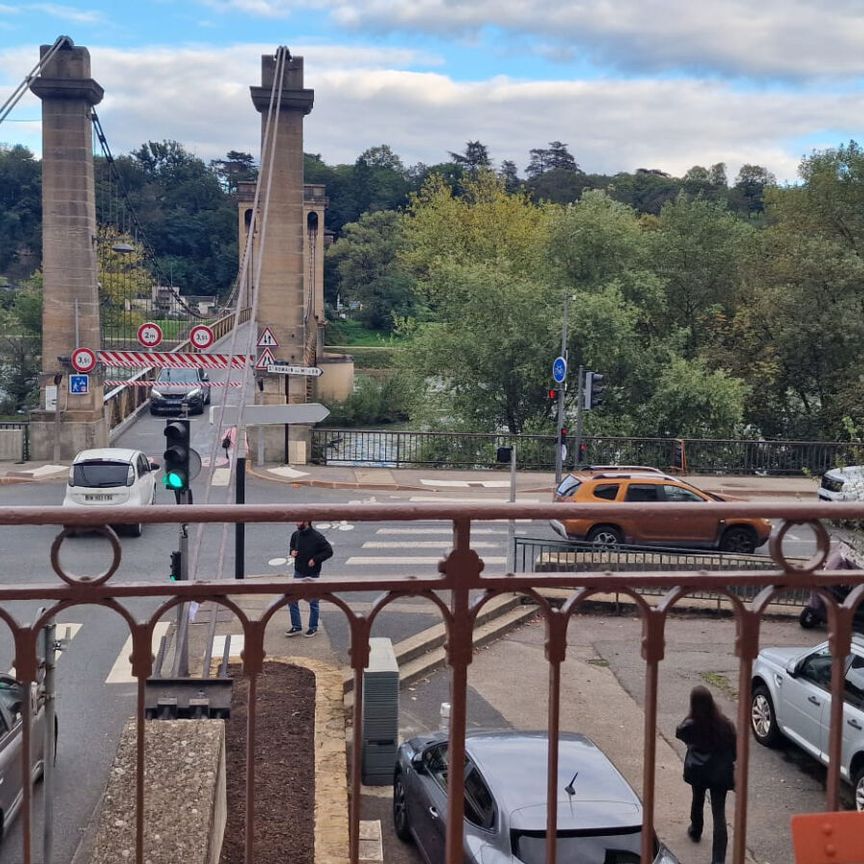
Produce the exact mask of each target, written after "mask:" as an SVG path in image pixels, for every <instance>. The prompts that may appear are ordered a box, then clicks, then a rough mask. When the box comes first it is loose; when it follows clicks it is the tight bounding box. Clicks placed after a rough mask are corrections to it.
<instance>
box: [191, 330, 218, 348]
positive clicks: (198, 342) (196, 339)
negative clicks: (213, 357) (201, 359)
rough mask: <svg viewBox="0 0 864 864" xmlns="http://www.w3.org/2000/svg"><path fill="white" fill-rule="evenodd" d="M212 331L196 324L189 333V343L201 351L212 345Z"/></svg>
mask: <svg viewBox="0 0 864 864" xmlns="http://www.w3.org/2000/svg"><path fill="white" fill-rule="evenodd" d="M213 339H214V337H213V330H212V328H210V327H208V326H207V325H206V324H196V325H195V326H194V327H193V328H192V329H191V330H190V331H189V341H190V342H191V343H192V344H193V345H194V346H195V347H196V348H199V349H201V350H202V351H203V350H204V349H205V348H209V347H210V346H211V345H212V344H213Z"/></svg>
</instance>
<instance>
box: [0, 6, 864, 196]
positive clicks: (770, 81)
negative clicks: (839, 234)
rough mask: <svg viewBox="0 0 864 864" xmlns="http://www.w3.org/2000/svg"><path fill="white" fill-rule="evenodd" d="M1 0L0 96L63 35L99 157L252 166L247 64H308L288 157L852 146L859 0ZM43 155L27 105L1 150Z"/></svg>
mask: <svg viewBox="0 0 864 864" xmlns="http://www.w3.org/2000/svg"><path fill="white" fill-rule="evenodd" d="M830 9H831V11H830V14H829V13H827V12H826V11H825V5H824V4H819V3H817V2H813V0H761V2H760V3H759V4H754V3H753V2H752V0H707V2H702V3H698V2H693V0H461V2H455V0H404V2H398V0H136V2H135V3H130V2H122V3H121V2H118V0H114V2H107V0H90V2H88V0H80V2H79V0H73V2H66V3H30V2H26V0H24V2H20V0H16V2H15V3H14V4H13V3H10V2H9V0H0V101H3V100H5V98H6V96H7V95H8V94H9V93H11V92H12V90H13V89H14V88H15V87H16V86H17V85H18V84H19V82H20V81H21V80H22V79H23V78H24V76H25V75H26V74H27V73H28V72H29V71H30V69H31V68H32V67H33V65H34V64H35V63H36V61H37V59H38V56H39V45H40V44H50V43H52V42H53V41H54V39H55V38H56V37H57V36H59V35H61V34H63V35H68V36H70V37H71V38H72V39H73V40H74V41H75V43H76V44H77V45H83V46H86V47H87V48H88V49H89V51H90V54H91V62H92V71H93V77H94V78H95V79H96V80H97V81H98V82H99V83H100V84H101V85H102V86H103V87H104V88H105V93H106V95H105V99H104V101H103V102H102V104H101V105H99V106H97V111H98V112H99V116H100V119H101V122H102V126H103V128H104V130H105V133H106V136H107V138H108V141H109V144H110V146H111V148H112V150H113V151H114V152H115V153H126V152H129V150H131V149H133V148H135V147H138V146H140V145H141V144H142V143H144V142H145V141H148V140H155V141H161V140H164V139H171V140H176V141H179V142H180V143H182V144H183V145H184V146H185V147H186V148H187V149H188V150H190V151H191V152H193V153H196V154H197V155H199V156H201V157H202V158H204V159H207V160H209V159H214V158H220V157H222V156H224V154H225V153H226V152H227V151H228V150H241V151H246V152H249V153H252V154H253V155H254V156H256V157H257V156H258V148H259V135H260V126H259V116H258V114H257V112H255V110H254V108H253V107H252V104H251V100H250V98H249V87H250V86H253V85H257V84H259V83H260V56H261V55H262V54H265V53H266V54H272V53H273V52H274V51H275V48H276V47H277V46H278V45H287V46H288V47H289V49H290V50H291V51H292V53H293V54H295V55H301V56H303V57H304V58H305V76H306V86H307V87H312V88H314V90H315V108H314V110H313V112H312V113H311V114H310V115H309V116H308V117H307V119H306V123H305V130H304V134H305V142H304V149H305V150H306V151H307V152H315V153H320V154H321V155H322V157H323V158H324V159H325V161H327V162H329V163H331V164H333V163H339V162H353V161H354V160H355V159H356V158H357V156H358V155H359V154H360V153H361V152H362V151H363V150H364V149H366V148H367V147H373V146H376V145H379V144H385V143H386V144H389V145H390V146H391V147H392V148H393V149H394V150H395V152H396V153H398V154H399V155H400V156H401V157H402V159H403V161H404V162H405V163H406V164H413V163H416V162H425V163H427V164H433V163H435V162H440V161H444V160H446V159H447V158H448V155H447V154H448V151H449V150H461V149H463V148H464V145H465V142H466V141H468V140H480V141H482V142H483V143H484V144H486V146H487V147H488V148H489V151H490V154H491V155H492V157H493V159H494V160H495V161H496V163H500V161H501V160H503V159H511V160H513V161H514V162H515V163H516V164H517V166H518V168H519V169H520V172H521V171H524V168H525V166H526V165H527V163H528V160H529V151H530V149H531V148H534V147H545V146H547V145H548V143H549V142H550V141H563V142H565V143H566V144H568V146H569V148H570V151H571V153H573V155H574V157H575V158H576V160H577V162H578V163H579V164H580V165H581V166H582V168H583V169H584V170H586V171H591V172H608V173H614V172H615V171H619V170H621V171H633V170H635V169H636V168H640V167H642V168H660V169H663V170H666V171H669V172H671V173H674V174H679V175H680V174H683V173H684V172H685V171H686V170H687V169H688V168H689V167H691V166H693V165H705V166H708V165H711V164H713V163H715V162H720V161H722V162H725V163H727V166H728V173H729V177H730V179H734V176H735V174H736V173H737V171H738V169H739V168H740V166H741V165H742V164H745V163H753V164H760V165H764V166H766V167H767V168H768V169H769V170H771V171H772V172H774V173H775V174H776V175H777V177H778V178H779V179H780V180H793V179H794V178H795V172H796V168H797V165H798V163H799V161H800V159H801V157H802V155H804V154H806V153H808V152H810V151H811V150H812V149H813V148H823V147H828V146H836V145H837V144H840V143H842V142H844V141H848V140H849V139H850V138H855V139H856V140H861V137H862V136H861V125H862V118H864V111H862V109H864V94H862V87H861V84H862V75H864V52H862V51H861V50H860V46H861V45H862V44H864V3H862V2H861V0H833V2H832V3H831V6H830ZM16 143H22V144H25V145H27V146H28V147H30V148H31V149H32V150H34V152H36V153H37V154H38V153H39V152H40V149H41V145H40V126H39V102H38V100H36V99H35V97H32V96H31V95H29V94H28V96H27V97H25V99H24V100H22V102H21V103H19V104H18V105H17V106H16V108H15V109H14V111H13V112H12V113H11V114H10V116H9V118H8V120H7V121H6V122H4V123H3V124H2V125H0V144H16Z"/></svg>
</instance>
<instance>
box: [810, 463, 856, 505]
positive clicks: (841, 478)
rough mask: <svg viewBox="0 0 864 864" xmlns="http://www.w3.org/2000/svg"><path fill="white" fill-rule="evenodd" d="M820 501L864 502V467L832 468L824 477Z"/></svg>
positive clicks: (820, 488)
mask: <svg viewBox="0 0 864 864" xmlns="http://www.w3.org/2000/svg"><path fill="white" fill-rule="evenodd" d="M819 500H820V501H864V465H850V466H848V467H847V468H832V469H831V470H830V471H826V472H825V473H824V474H823V475H822V482H821V483H820V484H819Z"/></svg>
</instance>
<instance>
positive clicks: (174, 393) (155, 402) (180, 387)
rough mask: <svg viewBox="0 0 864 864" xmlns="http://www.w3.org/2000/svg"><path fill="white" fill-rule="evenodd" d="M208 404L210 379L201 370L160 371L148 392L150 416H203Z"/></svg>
mask: <svg viewBox="0 0 864 864" xmlns="http://www.w3.org/2000/svg"><path fill="white" fill-rule="evenodd" d="M209 404H210V378H209V376H208V375H207V373H206V372H205V371H204V370H203V369H160V370H159V376H158V377H157V378H156V380H155V381H154V382H153V389H152V390H151V391H150V413H151V414H174V413H177V414H182V413H183V411H184V406H185V409H186V410H188V412H189V413H190V414H203V413H204V407H205V406H206V405H209Z"/></svg>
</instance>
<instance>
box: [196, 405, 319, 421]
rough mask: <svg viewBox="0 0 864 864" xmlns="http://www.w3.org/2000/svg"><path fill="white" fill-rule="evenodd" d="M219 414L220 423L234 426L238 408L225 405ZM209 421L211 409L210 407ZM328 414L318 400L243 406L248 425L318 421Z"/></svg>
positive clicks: (237, 417)
mask: <svg viewBox="0 0 864 864" xmlns="http://www.w3.org/2000/svg"><path fill="white" fill-rule="evenodd" d="M222 410H223V412H224V413H223V414H222V415H221V420H222V423H223V424H225V425H228V426H236V425H237V423H238V421H239V415H240V408H239V406H237V405H226V406H225V407H224V408H223V409H222ZM210 413H211V422H212V417H213V409H211V412H210ZM329 415H330V410H329V409H328V408H325V407H324V406H323V405H321V404H319V403H318V402H298V403H296V404H293V405H246V406H245V407H244V408H243V422H244V423H245V424H247V425H249V426H272V425H279V426H282V425H284V424H286V423H320V422H321V421H322V420H323V419H324V418H325V417H328V416H329Z"/></svg>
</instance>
